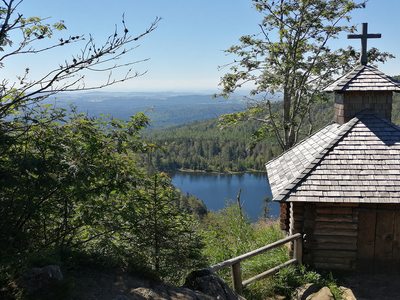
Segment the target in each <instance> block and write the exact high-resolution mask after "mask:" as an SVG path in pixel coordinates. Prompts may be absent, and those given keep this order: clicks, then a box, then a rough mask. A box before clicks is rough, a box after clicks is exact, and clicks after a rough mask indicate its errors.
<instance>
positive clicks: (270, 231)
mask: <svg viewBox="0 0 400 300" xmlns="http://www.w3.org/2000/svg"><path fill="white" fill-rule="evenodd" d="M203 231H204V232H203V234H204V235H205V237H206V248H205V249H204V254H205V256H206V257H208V259H209V265H210V266H211V265H214V264H217V263H220V262H222V261H225V260H228V259H231V258H234V257H236V256H239V255H241V254H244V253H246V252H249V251H252V250H255V249H257V248H260V247H263V246H265V245H267V244H271V243H273V242H276V241H278V240H280V239H283V238H285V237H286V234H285V233H284V232H283V231H282V230H281V229H280V224H279V222H278V221H276V220H273V219H268V218H260V219H259V220H258V221H257V222H255V223H252V222H250V221H249V218H248V217H247V215H246V214H245V213H244V212H243V211H241V210H240V208H239V207H238V206H237V205H234V204H232V203H228V205H227V206H226V207H225V208H224V209H222V210H220V211H218V212H215V213H211V214H209V215H208V216H207V217H206V219H205V220H204V222H203ZM288 260H289V248H288V247H287V246H281V247H277V248H274V249H272V250H270V251H267V252H265V253H263V254H261V255H257V256H255V257H253V258H251V259H248V260H245V261H242V262H241V263H240V264H241V272H242V280H246V279H249V278H251V277H254V276H256V275H258V274H260V273H262V272H265V271H266V270H268V269H271V268H273V267H276V266H278V265H279V264H281V263H283V262H286V261H288ZM217 275H218V276H220V277H221V278H223V279H224V280H225V281H226V282H227V283H228V284H229V283H231V282H232V278H231V272H230V268H225V269H222V270H220V271H218V272H217ZM306 283H316V284H319V285H322V286H328V287H329V288H330V290H331V292H332V294H333V295H334V297H335V299H336V300H340V299H342V298H341V293H340V290H339V289H338V287H337V285H336V281H335V279H334V278H333V276H332V274H331V273H319V272H317V271H314V270H309V269H307V268H306V267H305V266H304V265H291V266H288V267H285V268H283V269H281V270H280V271H279V272H278V273H276V274H275V275H274V276H272V277H269V278H265V279H262V280H257V281H255V282H253V283H251V284H250V285H249V286H248V287H246V288H245V289H244V291H243V292H244V297H245V298H246V299H249V300H262V299H265V297H270V296H274V295H281V296H286V297H287V298H288V299H290V297H291V295H292V293H293V292H294V291H295V289H296V288H297V287H300V286H302V285H304V284H306Z"/></svg>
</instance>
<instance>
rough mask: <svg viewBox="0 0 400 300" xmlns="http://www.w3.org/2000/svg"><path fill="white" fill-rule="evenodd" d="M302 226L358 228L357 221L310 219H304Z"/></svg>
mask: <svg viewBox="0 0 400 300" xmlns="http://www.w3.org/2000/svg"><path fill="white" fill-rule="evenodd" d="M304 227H314V228H332V229H348V230H355V229H357V228H358V224H357V222H352V223H350V222H325V221H319V222H317V221H312V220H304Z"/></svg>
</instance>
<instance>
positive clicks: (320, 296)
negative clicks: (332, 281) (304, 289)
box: [306, 286, 335, 300]
mask: <svg viewBox="0 0 400 300" xmlns="http://www.w3.org/2000/svg"><path fill="white" fill-rule="evenodd" d="M334 299H335V297H333V294H332V292H331V290H330V289H329V288H328V287H327V286H324V287H323V288H322V289H320V290H319V291H318V292H317V293H316V294H312V295H310V296H308V297H307V298H306V300H334Z"/></svg>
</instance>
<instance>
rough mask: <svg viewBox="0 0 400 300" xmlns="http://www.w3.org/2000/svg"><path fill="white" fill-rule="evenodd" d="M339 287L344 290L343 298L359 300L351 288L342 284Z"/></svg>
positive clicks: (345, 299)
mask: <svg viewBox="0 0 400 300" xmlns="http://www.w3.org/2000/svg"><path fill="white" fill-rule="evenodd" d="M339 289H340V290H341V291H342V298H343V299H344V300H357V298H356V297H355V296H354V294H353V291H352V290H351V289H349V288H346V287H344V286H340V287H339Z"/></svg>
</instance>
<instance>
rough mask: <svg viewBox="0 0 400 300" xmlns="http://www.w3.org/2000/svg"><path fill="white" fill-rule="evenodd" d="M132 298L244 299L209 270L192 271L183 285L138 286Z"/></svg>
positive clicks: (181, 299) (141, 299) (156, 299)
mask: <svg viewBox="0 0 400 300" xmlns="http://www.w3.org/2000/svg"><path fill="white" fill-rule="evenodd" d="M130 299H134V300H165V299H168V300H216V299H218V300H246V299H245V298H243V297H241V296H240V295H238V294H237V293H235V292H234V291H233V290H231V289H230V287H229V286H228V285H227V284H226V282H225V281H223V280H222V279H221V278H220V277H218V276H217V275H215V274H214V273H211V272H209V271H204V270H203V271H195V272H192V273H191V274H190V275H189V276H188V278H187V279H186V282H185V284H184V286H183V287H173V286H169V285H166V284H162V283H156V282H153V283H152V284H151V286H150V287H140V288H137V289H134V290H133V291H132V292H131V295H130Z"/></svg>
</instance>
